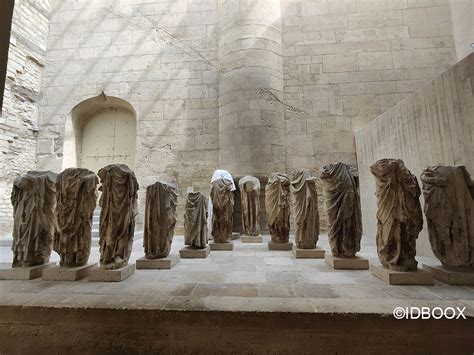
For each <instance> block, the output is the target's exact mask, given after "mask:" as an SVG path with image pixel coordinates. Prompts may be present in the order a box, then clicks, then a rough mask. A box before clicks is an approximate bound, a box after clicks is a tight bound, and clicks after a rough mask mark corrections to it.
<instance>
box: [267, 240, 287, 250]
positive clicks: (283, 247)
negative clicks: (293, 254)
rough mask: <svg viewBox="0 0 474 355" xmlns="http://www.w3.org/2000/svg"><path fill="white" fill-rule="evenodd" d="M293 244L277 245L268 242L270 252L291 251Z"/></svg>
mask: <svg viewBox="0 0 474 355" xmlns="http://www.w3.org/2000/svg"><path fill="white" fill-rule="evenodd" d="M292 247H293V242H286V243H276V242H273V241H271V240H270V241H269V242H268V250H291V248H292Z"/></svg>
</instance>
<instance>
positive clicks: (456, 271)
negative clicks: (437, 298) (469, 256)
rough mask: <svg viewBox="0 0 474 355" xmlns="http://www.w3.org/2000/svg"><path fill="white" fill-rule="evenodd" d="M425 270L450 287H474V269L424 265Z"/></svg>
mask: <svg viewBox="0 0 474 355" xmlns="http://www.w3.org/2000/svg"><path fill="white" fill-rule="evenodd" d="M422 265H423V269H424V270H426V271H428V272H430V273H431V274H432V275H433V277H434V278H435V279H436V280H439V281H441V282H444V283H446V284H448V285H463V286H474V269H473V268H462V267H449V266H445V265H435V264H428V263H423V264H422Z"/></svg>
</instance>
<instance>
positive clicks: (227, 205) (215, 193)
mask: <svg viewBox="0 0 474 355" xmlns="http://www.w3.org/2000/svg"><path fill="white" fill-rule="evenodd" d="M211 200H212V231H211V236H212V240H213V241H214V242H215V243H227V242H228V240H227V239H228V238H230V236H231V235H232V222H233V210H234V193H233V192H232V182H230V181H229V180H226V179H217V180H215V181H214V182H212V183H211Z"/></svg>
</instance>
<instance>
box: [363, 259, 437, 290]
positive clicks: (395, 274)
mask: <svg viewBox="0 0 474 355" xmlns="http://www.w3.org/2000/svg"><path fill="white" fill-rule="evenodd" d="M370 271H371V272H372V275H374V276H375V277H378V278H379V279H381V280H383V281H385V282H386V283H388V284H390V285H426V286H430V285H434V279H433V276H432V275H431V274H430V273H429V272H427V271H425V270H422V269H418V270H417V271H395V270H390V269H389V268H385V267H383V266H382V265H374V264H371V265H370Z"/></svg>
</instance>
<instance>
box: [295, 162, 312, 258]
mask: <svg viewBox="0 0 474 355" xmlns="http://www.w3.org/2000/svg"><path fill="white" fill-rule="evenodd" d="M290 186H291V189H290V190H291V204H292V208H293V213H294V216H295V241H296V246H297V247H298V248H300V249H314V248H316V243H317V241H318V238H319V212H318V194H317V192H316V177H315V176H313V175H312V174H311V172H310V171H309V170H299V171H297V172H295V173H294V174H293V177H292V180H291V185H290Z"/></svg>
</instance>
